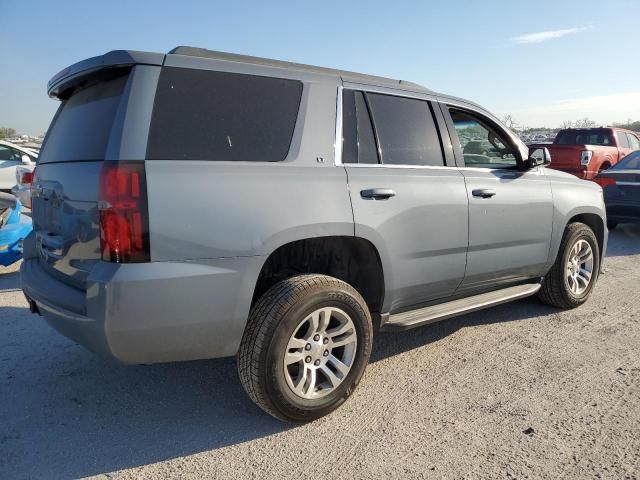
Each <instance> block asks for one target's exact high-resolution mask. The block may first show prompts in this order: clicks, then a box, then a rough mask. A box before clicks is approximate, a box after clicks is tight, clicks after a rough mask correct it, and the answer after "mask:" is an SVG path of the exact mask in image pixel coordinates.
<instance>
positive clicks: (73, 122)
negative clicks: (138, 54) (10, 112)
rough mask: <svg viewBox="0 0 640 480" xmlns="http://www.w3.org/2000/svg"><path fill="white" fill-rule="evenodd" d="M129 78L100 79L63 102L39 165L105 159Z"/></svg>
mask: <svg viewBox="0 0 640 480" xmlns="http://www.w3.org/2000/svg"><path fill="white" fill-rule="evenodd" d="M127 78H128V75H127V74H123V75H119V76H118V77H116V78H111V79H109V80H102V81H99V82H98V83H94V84H93V85H90V86H87V87H85V88H83V89H81V90H78V91H77V92H75V93H74V94H73V95H72V96H71V98H69V99H68V100H65V101H63V102H62V104H61V105H60V107H59V108H58V113H57V114H56V116H55V117H54V120H53V123H52V124H51V127H49V132H48V133H47V138H46V140H45V142H44V144H43V146H42V152H41V153H40V156H39V158H38V163H49V162H60V161H81V160H104V156H105V153H106V151H107V143H108V142H109V135H110V134H111V126H112V125H113V120H114V118H115V115H116V111H117V109H118V105H119V104H120V97H121V95H122V92H123V90H124V86H125V84H126V82H127Z"/></svg>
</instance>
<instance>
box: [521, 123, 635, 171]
mask: <svg viewBox="0 0 640 480" xmlns="http://www.w3.org/2000/svg"><path fill="white" fill-rule="evenodd" d="M547 146H548V148H549V151H550V152H551V165H550V166H551V168H554V169H556V170H562V171H564V172H568V173H571V174H573V175H575V176H576V177H578V178H584V179H588V180H591V179H593V178H594V177H595V176H596V175H597V174H598V173H600V172H601V171H603V170H606V169H607V168H610V167H612V166H613V165H615V164H616V163H618V162H619V161H620V160H622V159H623V158H624V157H625V156H626V155H628V154H629V153H631V152H632V151H634V150H640V139H639V137H638V136H637V134H636V133H635V132H631V131H629V130H624V129H621V128H568V129H565V130H560V131H559V132H558V135H557V136H556V138H555V140H554V142H553V144H551V145H547ZM538 147H540V145H537V144H533V145H531V146H530V148H533V149H535V148H538Z"/></svg>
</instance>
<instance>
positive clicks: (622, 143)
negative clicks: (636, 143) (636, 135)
mask: <svg viewBox="0 0 640 480" xmlns="http://www.w3.org/2000/svg"><path fill="white" fill-rule="evenodd" d="M617 136H618V147H620V148H629V142H628V140H627V135H626V134H625V133H624V132H617Z"/></svg>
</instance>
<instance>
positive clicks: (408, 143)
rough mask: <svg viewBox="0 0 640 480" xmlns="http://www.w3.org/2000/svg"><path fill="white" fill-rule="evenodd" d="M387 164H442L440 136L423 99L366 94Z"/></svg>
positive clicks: (382, 154) (383, 157) (382, 153)
mask: <svg viewBox="0 0 640 480" xmlns="http://www.w3.org/2000/svg"><path fill="white" fill-rule="evenodd" d="M367 99H368V100H369V105H370V106H371V113H372V115H373V122H374V126H375V129H376V132H377V133H378V138H379V141H380V150H381V156H382V163H384V164H387V165H436V166H442V165H444V157H443V155H442V147H441V145H440V137H439V135H438V130H437V127H436V125H435V121H434V119H433V113H432V112H431V107H430V106H429V103H428V102H426V101H424V100H415V99H412V98H405V97H396V96H392V95H381V94H377V93H367Z"/></svg>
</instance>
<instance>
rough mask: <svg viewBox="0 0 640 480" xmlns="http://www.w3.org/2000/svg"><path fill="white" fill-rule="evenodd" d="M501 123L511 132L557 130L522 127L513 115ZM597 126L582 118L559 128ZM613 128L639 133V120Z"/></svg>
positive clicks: (591, 121) (588, 119)
mask: <svg viewBox="0 0 640 480" xmlns="http://www.w3.org/2000/svg"><path fill="white" fill-rule="evenodd" d="M502 122H503V123H504V124H505V125H506V126H507V127H509V128H510V129H511V130H514V131H517V132H521V133H526V132H534V131H535V132H537V131H551V130H557V129H555V128H548V127H538V128H535V127H525V126H522V125H520V124H519V123H518V122H517V121H516V120H515V119H514V118H513V115H505V116H504V117H502ZM599 126H601V125H599V124H598V123H596V122H594V121H593V120H591V119H590V118H589V117H584V118H581V119H578V120H566V121H564V122H562V123H561V124H560V128H593V127H599ZM602 126H605V125H602ZM613 126H614V127H618V128H626V129H627V130H633V131H634V132H640V120H633V119H631V118H630V119H628V120H627V121H626V122H622V123H614V124H613Z"/></svg>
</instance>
